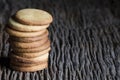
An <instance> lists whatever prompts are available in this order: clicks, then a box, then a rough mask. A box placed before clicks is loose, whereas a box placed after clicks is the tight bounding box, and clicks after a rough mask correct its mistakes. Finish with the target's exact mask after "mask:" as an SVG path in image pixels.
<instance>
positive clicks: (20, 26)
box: [9, 18, 49, 32]
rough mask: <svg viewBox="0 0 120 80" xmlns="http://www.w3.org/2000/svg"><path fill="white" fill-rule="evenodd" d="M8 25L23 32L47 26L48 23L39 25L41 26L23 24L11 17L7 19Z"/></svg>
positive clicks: (38, 29) (34, 30)
mask: <svg viewBox="0 0 120 80" xmlns="http://www.w3.org/2000/svg"><path fill="white" fill-rule="evenodd" d="M9 26H10V27H11V28H12V29H14V30H17V31H24V32H36V31H40V30H43V29H46V28H48V27H49V24H46V25H41V26H33V25H24V24H21V23H18V22H16V21H15V20H13V19H12V18H10V19H9Z"/></svg>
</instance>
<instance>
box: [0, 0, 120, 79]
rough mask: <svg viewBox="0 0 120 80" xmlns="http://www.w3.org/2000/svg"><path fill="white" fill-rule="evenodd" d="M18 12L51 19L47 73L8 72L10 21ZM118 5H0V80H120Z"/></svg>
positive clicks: (86, 1) (4, 1) (85, 1)
mask: <svg viewBox="0 0 120 80" xmlns="http://www.w3.org/2000/svg"><path fill="white" fill-rule="evenodd" d="M23 8H38V9H43V10H46V11H48V12H49V13H51V14H52V16H53V18H54V21H53V23H52V24H51V25H50V27H49V33H50V34H49V38H50V40H51V51H50V55H49V66H48V68H47V69H45V70H42V71H37V72H32V73H29V72H19V71H14V70H12V69H11V68H10V67H9V59H8V57H7V56H8V54H10V53H9V49H10V47H9V46H10V45H9V42H8V37H9V35H8V34H7V33H6V32H5V27H6V24H7V23H8V19H9V17H11V16H12V15H13V14H14V13H15V12H16V11H18V10H19V9H23ZM119 13H120V1H119V0H59V1H58V0H0V80H120V15H119Z"/></svg>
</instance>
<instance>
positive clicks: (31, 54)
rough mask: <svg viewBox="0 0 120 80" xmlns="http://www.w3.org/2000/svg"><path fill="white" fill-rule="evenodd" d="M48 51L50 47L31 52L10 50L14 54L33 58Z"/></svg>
mask: <svg viewBox="0 0 120 80" xmlns="http://www.w3.org/2000/svg"><path fill="white" fill-rule="evenodd" d="M49 51H50V47H49V48H47V49H45V50H43V51H40V52H33V53H18V52H17V53H14V52H12V53H14V54H16V55H18V56H20V57H25V58H34V57H37V56H41V55H43V54H46V53H49Z"/></svg>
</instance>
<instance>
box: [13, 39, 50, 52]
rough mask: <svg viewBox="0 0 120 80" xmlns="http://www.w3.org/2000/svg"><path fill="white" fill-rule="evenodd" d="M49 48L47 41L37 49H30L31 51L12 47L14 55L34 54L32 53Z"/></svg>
mask: <svg viewBox="0 0 120 80" xmlns="http://www.w3.org/2000/svg"><path fill="white" fill-rule="evenodd" d="M49 47H50V41H49V40H48V41H47V42H46V43H45V44H43V45H41V46H40V47H37V48H31V49H21V48H16V47H13V48H12V49H13V52H15V53H34V52H40V51H43V50H45V49H47V48H49Z"/></svg>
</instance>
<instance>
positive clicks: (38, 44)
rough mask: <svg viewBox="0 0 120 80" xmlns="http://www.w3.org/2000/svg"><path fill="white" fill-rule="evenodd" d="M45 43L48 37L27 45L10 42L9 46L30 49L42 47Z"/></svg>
mask: <svg viewBox="0 0 120 80" xmlns="http://www.w3.org/2000/svg"><path fill="white" fill-rule="evenodd" d="M47 41H48V37H45V38H44V39H41V40H39V41H34V42H29V43H24V42H17V41H10V44H11V46H12V47H16V48H22V49H28V48H30V49H31V48H36V47H40V46H41V45H44V44H45V43H46V42H47Z"/></svg>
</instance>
